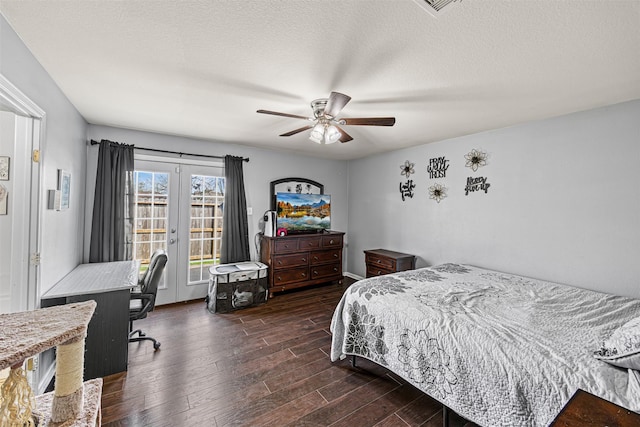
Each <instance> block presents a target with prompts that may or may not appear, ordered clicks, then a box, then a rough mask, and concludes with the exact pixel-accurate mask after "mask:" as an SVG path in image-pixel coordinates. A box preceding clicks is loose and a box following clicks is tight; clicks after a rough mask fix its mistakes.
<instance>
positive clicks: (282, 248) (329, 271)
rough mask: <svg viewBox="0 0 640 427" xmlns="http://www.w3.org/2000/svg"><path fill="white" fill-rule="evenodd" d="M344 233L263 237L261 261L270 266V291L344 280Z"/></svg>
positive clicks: (330, 232) (329, 232)
mask: <svg viewBox="0 0 640 427" xmlns="http://www.w3.org/2000/svg"><path fill="white" fill-rule="evenodd" d="M343 242H344V233H342V232H339V231H328V232H324V233H319V234H293V235H289V236H277V237H267V236H263V237H262V245H261V249H260V261H262V262H263V263H265V264H267V265H268V266H269V294H270V296H273V293H274V292H281V291H285V290H288V289H294V288H301V287H304V286H310V285H315V284H318V283H325V282H333V281H336V282H338V283H342V280H343V277H342V247H343Z"/></svg>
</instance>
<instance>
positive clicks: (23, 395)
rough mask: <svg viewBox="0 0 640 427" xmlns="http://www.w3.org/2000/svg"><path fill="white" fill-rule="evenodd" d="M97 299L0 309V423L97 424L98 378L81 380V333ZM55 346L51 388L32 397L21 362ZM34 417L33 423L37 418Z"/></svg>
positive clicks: (68, 426) (2, 425)
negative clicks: (0, 375)
mask: <svg viewBox="0 0 640 427" xmlns="http://www.w3.org/2000/svg"><path fill="white" fill-rule="evenodd" d="M95 307H96V303H95V301H85V302H81V303H74V304H66V305H60V306H55V307H49V308H43V309H38V310H33V311H24V312H20V313H10V314H0V370H2V369H5V368H7V367H11V372H10V374H9V377H8V378H7V379H6V381H5V382H4V384H3V385H2V394H0V427H5V426H6V427H9V426H11V427H13V426H16V427H17V426H19V427H23V426H35V425H40V426H42V425H44V426H51V427H62V426H64V427H71V426H74V427H80V426H82V427H87V426H100V424H101V413H100V398H101V395H102V378H96V379H94V380H90V381H86V382H83V370H84V338H85V337H86V335H87V326H88V325H89V321H90V320H91V316H92V315H93V312H94V310H95ZM54 346H56V378H55V390H54V391H53V392H50V393H45V394H43V395H40V396H36V397H35V398H34V397H33V393H32V391H31V388H30V387H29V384H28V382H27V378H26V375H25V372H24V370H23V369H22V365H23V363H24V361H25V360H26V359H27V358H29V357H31V356H34V355H36V354H38V353H41V352H43V351H45V350H47V349H49V348H52V347H54ZM36 423H37V424H36Z"/></svg>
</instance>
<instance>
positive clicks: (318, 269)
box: [311, 263, 342, 279]
mask: <svg viewBox="0 0 640 427" xmlns="http://www.w3.org/2000/svg"><path fill="white" fill-rule="evenodd" d="M341 275H342V268H341V266H340V264H339V263H335V264H323V265H316V266H313V267H311V278H312V279H319V278H321V277H331V276H341Z"/></svg>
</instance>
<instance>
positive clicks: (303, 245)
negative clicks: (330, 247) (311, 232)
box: [298, 236, 322, 251]
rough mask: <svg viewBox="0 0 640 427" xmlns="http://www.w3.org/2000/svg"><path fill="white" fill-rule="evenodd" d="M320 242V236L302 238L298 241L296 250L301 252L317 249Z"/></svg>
mask: <svg viewBox="0 0 640 427" xmlns="http://www.w3.org/2000/svg"><path fill="white" fill-rule="evenodd" d="M321 242H322V238H321V237H320V236H314V237H304V238H301V239H299V240H298V249H299V250H301V251H305V250H313V249H318V248H319V247H320V243H321Z"/></svg>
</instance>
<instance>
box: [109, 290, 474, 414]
mask: <svg viewBox="0 0 640 427" xmlns="http://www.w3.org/2000/svg"><path fill="white" fill-rule="evenodd" d="M351 283H353V280H351V279H348V278H345V284H344V285H325V286H320V287H314V288H311V289H306V290H300V291H295V292H289V293H285V294H276V296H275V297H274V298H272V299H270V300H269V301H268V302H267V303H266V304H264V305H262V306H259V307H253V308H247V309H243V310H239V311H236V312H233V313H229V314H211V313H209V312H208V311H207V310H206V308H205V304H204V302H203V301H194V302H189V303H181V304H174V305H170V306H162V307H157V308H156V310H155V311H154V312H152V313H151V314H150V316H149V317H148V318H147V319H144V320H141V321H137V322H136V323H135V326H136V327H140V328H142V329H143V330H144V331H145V332H147V333H148V334H149V335H150V336H153V337H154V338H156V339H158V340H159V341H160V342H161V343H162V346H161V348H160V350H158V351H157V352H154V351H153V345H152V344H151V343H150V342H141V343H130V344H129V370H128V372H126V373H122V374H116V375H112V376H109V377H107V378H105V382H104V388H103V397H102V423H103V426H106V427H117V426H346V427H364V426H379V427H383V426H384V427H388V426H442V408H441V406H440V404H438V403H437V402H436V401H434V400H432V399H430V398H429V397H427V396H426V395H425V394H423V393H421V392H420V391H418V390H417V389H416V388H414V387H413V386H411V385H409V384H407V383H406V382H405V381H404V380H402V379H400V378H399V377H398V376H396V375H394V374H392V373H390V372H389V371H387V370H386V369H384V368H381V367H380V366H378V365H375V364H373V363H371V362H369V361H367V360H365V359H358V363H357V365H358V366H357V367H356V368H353V367H351V364H350V361H349V360H343V361H339V362H335V363H331V362H330V360H329V356H328V354H329V349H330V347H331V335H330V332H329V325H330V323H331V316H332V314H333V309H334V307H335V306H336V304H337V302H338V300H339V299H340V297H341V296H342V293H343V292H344V289H346V288H347V287H348V286H349V284H351ZM450 425H451V426H452V427H456V426H475V425H474V424H472V423H466V422H465V421H464V420H462V419H459V418H457V417H456V416H452V417H451V420H450Z"/></svg>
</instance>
